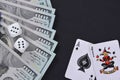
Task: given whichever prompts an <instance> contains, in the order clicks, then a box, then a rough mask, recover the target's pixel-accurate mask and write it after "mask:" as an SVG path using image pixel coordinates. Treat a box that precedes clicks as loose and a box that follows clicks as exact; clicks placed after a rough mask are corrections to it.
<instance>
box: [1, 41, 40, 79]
mask: <svg viewBox="0 0 120 80" xmlns="http://www.w3.org/2000/svg"><path fill="white" fill-rule="evenodd" d="M16 54H17V53H16V52H14V51H13V50H12V49H10V48H9V47H8V46H7V45H6V44H5V43H4V42H3V41H1V40H0V80H39V79H40V78H41V75H40V74H39V73H37V72H36V71H34V70H33V68H31V67H29V66H28V65H27V64H26V63H25V61H23V60H22V59H21V57H19V56H18V55H16Z"/></svg>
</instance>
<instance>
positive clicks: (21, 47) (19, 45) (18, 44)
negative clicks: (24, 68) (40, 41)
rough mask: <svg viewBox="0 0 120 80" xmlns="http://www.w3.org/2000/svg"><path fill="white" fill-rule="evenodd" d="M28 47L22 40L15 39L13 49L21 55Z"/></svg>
mask: <svg viewBox="0 0 120 80" xmlns="http://www.w3.org/2000/svg"><path fill="white" fill-rule="evenodd" d="M28 46H29V43H28V42H27V41H26V40H24V39H23V38H19V39H17V41H16V42H15V44H14V47H15V48H16V49H17V50H18V51H20V52H22V53H23V52H24V51H25V50H26V49H27V48H28Z"/></svg>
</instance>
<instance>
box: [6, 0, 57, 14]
mask: <svg viewBox="0 0 120 80" xmlns="http://www.w3.org/2000/svg"><path fill="white" fill-rule="evenodd" d="M5 1H9V2H13V3H16V4H20V5H23V6H27V7H30V8H32V9H36V10H39V11H41V12H45V13H50V14H54V13H55V9H54V8H49V7H46V6H42V5H37V4H34V3H32V2H30V1H28V0H5ZM26 14H27V13H26Z"/></svg>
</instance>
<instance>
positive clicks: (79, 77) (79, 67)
mask: <svg viewBox="0 0 120 80" xmlns="http://www.w3.org/2000/svg"><path fill="white" fill-rule="evenodd" d="M90 45H91V43H89V42H86V41H83V40H80V39H78V40H77V41H76V44H75V46H74V49H73V53H72V56H71V59H70V62H69V65H68V68H67V71H66V74H65V77H66V78H69V79H72V80H94V79H95V76H94V70H93V66H92V64H93V63H92V61H91V54H90Z"/></svg>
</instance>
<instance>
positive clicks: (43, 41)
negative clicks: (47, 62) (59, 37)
mask: <svg viewBox="0 0 120 80" xmlns="http://www.w3.org/2000/svg"><path fill="white" fill-rule="evenodd" d="M1 18H2V19H1V25H4V26H6V28H7V26H8V25H11V24H13V23H16V21H14V20H12V19H10V18H8V17H7V16H4V15H1ZM20 26H21V27H22V30H23V35H24V36H27V37H29V38H31V39H32V40H34V41H36V42H37V43H38V44H40V45H42V46H43V47H45V48H46V49H48V50H50V51H54V50H55V48H56V46H57V42H56V41H55V40H52V39H49V38H47V37H45V36H43V35H40V34H38V33H37V32H35V31H33V30H32V29H30V28H28V27H26V26H23V25H20Z"/></svg>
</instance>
